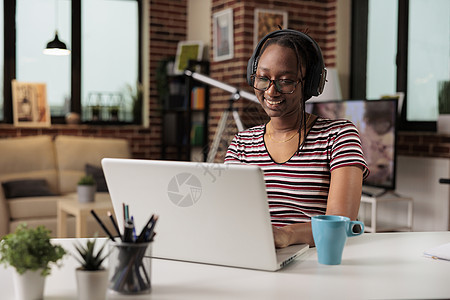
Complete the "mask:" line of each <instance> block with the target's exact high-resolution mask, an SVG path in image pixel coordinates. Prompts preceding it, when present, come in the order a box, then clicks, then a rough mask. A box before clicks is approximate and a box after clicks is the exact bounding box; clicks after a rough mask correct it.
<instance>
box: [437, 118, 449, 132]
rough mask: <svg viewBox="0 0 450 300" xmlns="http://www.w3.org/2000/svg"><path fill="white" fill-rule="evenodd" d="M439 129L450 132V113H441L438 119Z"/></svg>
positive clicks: (439, 130)
mask: <svg viewBox="0 0 450 300" xmlns="http://www.w3.org/2000/svg"><path fill="white" fill-rule="evenodd" d="M437 127H438V128H437V131H438V132H439V133H448V134H450V114H447V115H439V116H438V120H437Z"/></svg>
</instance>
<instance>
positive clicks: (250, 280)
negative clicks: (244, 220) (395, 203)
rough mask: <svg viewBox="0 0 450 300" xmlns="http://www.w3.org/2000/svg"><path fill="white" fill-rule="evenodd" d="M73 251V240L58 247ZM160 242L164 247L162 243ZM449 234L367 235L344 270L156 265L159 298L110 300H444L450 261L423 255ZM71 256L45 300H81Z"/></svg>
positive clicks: (303, 265)
mask: <svg viewBox="0 0 450 300" xmlns="http://www.w3.org/2000/svg"><path fill="white" fill-rule="evenodd" d="M55 242H58V243H60V244H61V245H63V247H65V248H66V249H67V250H69V251H72V244H73V240H71V239H59V240H58V239H57V240H55ZM156 242H157V240H156ZM449 242H450V232H407V233H365V234H363V235H362V236H359V237H352V238H349V239H348V240H347V244H346V247H345V249H344V254H343V259H342V264H341V265H338V266H326V265H320V264H318V262H317V253H316V250H315V249H314V248H311V249H309V250H308V252H307V253H306V254H305V255H303V256H301V257H299V258H297V259H296V260H295V261H294V262H292V263H291V264H289V265H288V266H286V267H285V268H284V269H283V270H280V271H278V272H266V271H255V270H246V269H238V268H230V267H220V266H212V265H204V264H196V263H185V262H178V261H170V260H161V259H153V260H152V264H153V266H152V292H151V293H150V294H147V295H140V296H132V297H125V296H122V295H114V294H108V297H107V298H108V299H128V298H129V299H300V298H302V299H439V298H447V299H448V298H450V284H449V281H448V278H449V274H450V261H443V260H434V259H431V258H428V257H425V256H423V252H424V251H425V250H428V249H430V248H433V247H435V246H439V245H442V244H446V243H449ZM76 267H78V265H77V263H76V262H75V261H74V259H73V258H72V257H70V256H66V257H65V258H64V265H63V267H61V268H60V269H58V268H54V269H53V271H52V274H51V275H50V277H48V278H47V281H46V287H45V298H44V299H59V300H64V299H76V282H75V268H76ZM11 272H12V271H11V269H9V268H7V269H5V268H3V267H0V285H1V290H2V296H1V298H2V299H14V297H13V293H14V291H13V284H12V276H11Z"/></svg>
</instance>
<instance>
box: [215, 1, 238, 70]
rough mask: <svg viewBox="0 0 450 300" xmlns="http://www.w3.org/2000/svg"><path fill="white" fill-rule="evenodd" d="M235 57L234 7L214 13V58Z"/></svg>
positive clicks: (217, 59)
mask: <svg viewBox="0 0 450 300" xmlns="http://www.w3.org/2000/svg"><path fill="white" fill-rule="evenodd" d="M233 57H234V27H233V9H232V8H228V9H225V10H222V11H219V12H216V13H214V14H213V60H214V61H223V60H227V59H232V58H233Z"/></svg>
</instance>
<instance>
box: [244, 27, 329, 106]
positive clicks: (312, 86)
mask: <svg viewBox="0 0 450 300" xmlns="http://www.w3.org/2000/svg"><path fill="white" fill-rule="evenodd" d="M286 34H292V35H296V36H298V37H300V38H301V39H302V40H304V42H306V43H310V44H312V45H313V47H314V49H315V50H316V54H317V57H318V62H317V63H316V64H313V65H312V66H311V68H312V70H308V71H309V72H310V75H309V76H307V77H306V78H305V83H304V91H303V99H304V101H306V100H308V99H310V98H311V97H312V96H319V95H320V94H322V92H323V88H324V86H325V81H326V78H327V69H325V64H324V62H323V56H322V51H321V50H320V47H319V45H317V43H316V41H314V40H313V39H312V38H311V37H309V36H308V35H307V34H305V33H302V32H300V31H297V30H292V29H281V30H277V31H273V32H271V33H269V34H267V35H266V36H265V37H263V38H262V39H261V40H260V41H259V43H258V45H257V46H256V48H255V51H254V52H253V55H252V57H250V59H249V60H248V64H247V83H248V84H249V85H250V86H253V82H252V77H251V76H252V75H253V74H255V73H256V69H257V68H258V61H259V56H260V52H261V49H262V47H263V46H264V43H265V42H266V41H267V40H268V39H270V38H273V37H277V36H282V35H286Z"/></svg>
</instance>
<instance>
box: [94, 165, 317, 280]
mask: <svg viewBox="0 0 450 300" xmlns="http://www.w3.org/2000/svg"><path fill="white" fill-rule="evenodd" d="M102 166H103V170H104V173H105V178H106V182H107V184H108V189H109V193H110V195H111V199H112V203H113V206H114V211H115V215H116V218H117V221H118V223H119V226H120V227H119V228H123V204H128V206H129V214H130V215H132V216H133V218H134V223H135V228H136V231H137V234H139V232H140V231H141V229H142V228H143V227H144V226H145V224H146V223H147V221H148V219H149V218H150V216H151V215H152V214H156V215H158V216H159V219H158V222H157V225H156V228H155V231H156V233H157V234H156V236H155V239H154V242H153V249H152V251H153V253H152V256H153V257H156V258H165V259H174V260H181V261H189V262H197V263H207V264H215V265H223V266H232V267H240V268H249V269H259V270H267V271H276V270H278V269H280V268H282V267H283V266H285V265H286V264H287V263H289V262H290V261H292V260H293V259H294V258H296V257H298V256H299V255H301V254H302V253H303V252H305V251H306V250H307V249H308V248H309V246H308V245H307V244H301V245H293V246H290V247H287V248H284V249H275V246H274V240H273V234H272V225H271V221H270V214H269V208H268V202H267V194H266V187H265V183H264V177H263V173H262V170H261V169H260V168H259V167H257V166H249V165H229V164H211V163H199V162H180V161H158V160H138V159H113V158H104V159H103V160H102Z"/></svg>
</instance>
